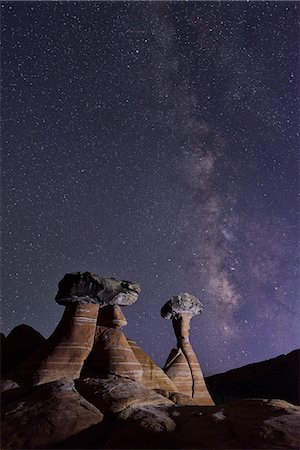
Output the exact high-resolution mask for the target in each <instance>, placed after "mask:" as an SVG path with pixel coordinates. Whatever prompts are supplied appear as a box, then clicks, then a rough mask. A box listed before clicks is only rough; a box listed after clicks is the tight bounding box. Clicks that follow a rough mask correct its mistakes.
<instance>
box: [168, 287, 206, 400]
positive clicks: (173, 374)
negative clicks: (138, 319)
mask: <svg viewBox="0 0 300 450" xmlns="http://www.w3.org/2000/svg"><path fill="white" fill-rule="evenodd" d="M202 310H203V306H202V305H201V303H200V302H199V300H198V299H197V298H196V297H194V296H192V295H190V294H187V293H184V294H179V295H177V296H175V297H172V298H171V300H169V301H168V302H167V303H166V304H165V305H164V306H163V307H162V309H161V315H162V317H163V318H165V319H172V323H173V327H174V331H175V336H176V338H177V347H176V348H175V349H173V350H172V351H171V353H170V355H169V357H168V359H167V361H166V364H165V366H164V371H165V373H166V374H167V375H168V377H169V378H170V379H171V380H172V381H173V382H174V383H175V385H176V386H177V388H178V391H179V392H180V393H182V394H185V395H188V396H190V397H192V399H193V400H194V401H195V402H197V404H199V405H213V404H214V402H213V400H212V398H211V396H210V394H209V392H208V390H207V387H206V385H205V381H204V377H203V374H202V371H201V368H200V364H199V362H198V359H197V356H196V354H195V352H194V350H193V347H192V346H191V343H190V340H189V329H190V321H191V318H192V317H193V316H195V315H199V314H201V312H202Z"/></svg>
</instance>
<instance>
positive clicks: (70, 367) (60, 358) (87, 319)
mask: <svg viewBox="0 0 300 450" xmlns="http://www.w3.org/2000/svg"><path fill="white" fill-rule="evenodd" d="M138 294H139V287H138V286H137V285H135V284H132V283H129V282H124V281H118V280H115V279H114V278H103V277H99V276H98V275H94V274H91V273H89V272H76V273H71V274H67V275H65V276H64V278H63V279H62V280H61V281H60V283H59V290H58V294H57V295H56V301H57V303H59V304H61V305H64V306H65V312H64V314H63V317H62V319H61V321H60V323H59V324H58V326H57V327H56V329H55V330H54V332H53V334H52V335H51V336H50V337H49V339H47V341H46V342H45V344H44V345H42V346H41V347H40V348H39V349H38V350H37V351H36V352H34V353H33V355H31V356H30V357H29V358H28V359H26V360H25V361H23V362H22V363H21V364H20V365H19V366H18V367H17V373H18V374H19V375H20V376H21V377H22V378H23V379H25V380H26V381H27V382H28V383H30V384H33V385H36V384H42V383H49V382H51V381H55V380H59V379H61V378H66V379H70V380H72V379H76V378H78V377H79V375H80V372H81V369H82V366H83V364H84V361H85V359H86V358H87V356H88V355H89V353H90V351H91V349H92V346H93V343H94V337H95V330H96V324H97V317H98V312H99V306H100V305H105V304H109V303H110V304H115V303H118V302H122V301H126V302H127V303H130V302H134V301H135V300H136V298H137V296H138Z"/></svg>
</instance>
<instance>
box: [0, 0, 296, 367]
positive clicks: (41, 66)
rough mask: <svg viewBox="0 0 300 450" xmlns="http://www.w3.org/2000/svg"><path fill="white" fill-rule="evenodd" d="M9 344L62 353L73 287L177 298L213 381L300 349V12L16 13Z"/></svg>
mask: <svg viewBox="0 0 300 450" xmlns="http://www.w3.org/2000/svg"><path fill="white" fill-rule="evenodd" d="M1 12H2V63H1V64H2V73H1V76H2V96H1V97H2V116H1V120H2V164H3V169H2V189H1V193H2V202H3V207H2V217H3V218H2V229H3V233H2V247H3V248H2V264H1V268H2V296H3V300H2V329H3V331H4V333H5V334H7V333H8V332H9V331H10V330H11V329H12V328H13V327H14V326H16V325H18V324H20V323H27V324H28V325H31V326H33V327H34V328H35V329H37V330H38V331H40V332H41V333H42V334H43V335H44V336H48V335H49V334H50V333H51V332H52V331H53V330H54V328H55V326H56V324H57V323H58V321H59V319H60V318H61V316H62V313H63V308H62V307H61V306H59V305H57V304H56V303H55V301H54V297H55V294H56V292H57V283H58V281H59V280H60V279H61V278H62V277H63V275H64V274H65V273H66V272H73V271H91V272H94V273H97V274H99V275H102V276H112V277H115V278H119V279H125V280H130V281H137V282H139V283H140V284H141V286H142V293H141V295H140V297H139V299H138V301H137V302H136V303H135V304H134V305H133V306H130V307H127V308H126V309H125V310H124V313H125V315H126V317H127V320H128V322H129V323H128V326H127V327H126V328H124V332H125V333H126V335H127V336H128V337H131V338H133V339H136V340H137V342H138V343H139V344H140V345H141V346H142V347H143V348H144V349H145V350H146V351H147V352H148V353H149V354H150V356H151V357H153V358H154V360H155V361H156V362H157V363H158V364H159V365H162V364H163V363H164V361H165V359H166V357H167V356H168V353H169V351H170V350H171V348H172V346H173V345H174V344H175V338H174V334H173V330H172V325H171V323H170V321H167V320H164V319H162V318H161V317H160V308H161V306H162V305H163V304H164V303H165V302H166V301H167V300H169V298H170V297H171V296H172V295H176V294H177V293H179V292H190V293H191V294H193V295H196V296H197V297H198V298H199V299H200V300H201V302H202V303H203V304H204V312H203V314H202V316H201V317H197V318H194V319H193V321H192V331H191V341H192V344H193V346H194V349H195V351H196V353H197V355H198V357H199V360H200V364H201V365H202V368H203V370H204V373H205V375H209V374H212V373H217V372H223V371H226V370H228V369H230V368H233V367H239V366H242V365H245V364H247V363H251V362H254V361H260V360H264V359H267V358H271V357H274V356H277V355H279V354H282V353H287V352H289V351H291V350H293V349H295V348H297V347H299V346H300V331H299V323H300V302H299V284H298V273H297V272H298V266H299V260H298V246H297V242H298V238H299V228H298V223H299V222H298V221H299V217H298V214H299V203H298V200H299V197H298V175H297V173H298V162H299V154H298V147H299V126H298V117H299V116H298V107H299V98H298V93H299V83H298V79H299V56H298V41H299V35H298V30H297V22H298V21H299V4H297V2H282V1H278V2H275V1H272V2H223V1H222V2H192V1H188V2H117V1H115V2H27V1H26V2H2V4H1Z"/></svg>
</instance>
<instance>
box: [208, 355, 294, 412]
mask: <svg viewBox="0 0 300 450" xmlns="http://www.w3.org/2000/svg"><path fill="white" fill-rule="evenodd" d="M299 380H300V350H294V351H292V352H290V353H288V354H287V355H281V356H278V357H277V358H272V359H269V360H267V361H261V362H258V363H254V364H248V365H246V366H244V367H240V368H238V369H233V370H229V371H228V372H225V373H220V374H218V375H212V376H210V377H208V378H206V384H207V385H208V387H209V389H210V392H211V394H212V396H213V398H214V400H215V402H216V403H226V402H230V401H233V400H240V399H243V398H251V397H259V398H280V399H282V400H286V401H288V402H290V403H294V404H295V405H300V383H299Z"/></svg>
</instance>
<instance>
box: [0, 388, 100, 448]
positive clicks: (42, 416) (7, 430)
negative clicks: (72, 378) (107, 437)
mask: <svg viewBox="0 0 300 450" xmlns="http://www.w3.org/2000/svg"><path fill="white" fill-rule="evenodd" d="M102 420H103V414H102V413H101V412H100V411H99V410H97V409H96V408H95V407H94V406H93V405H91V404H90V403H89V402H87V401H86V400H85V399H84V398H83V397H81V396H80V395H79V394H78V392H76V390H75V388H74V385H73V383H72V382H63V381H60V382H54V383H50V384H45V385H43V386H38V387H35V388H34V389H33V390H32V391H30V392H29V393H27V394H25V395H24V396H22V397H21V398H19V399H18V400H17V401H14V402H11V403H9V404H8V405H7V406H6V407H4V408H3V409H2V448H3V449H35V448H71V447H70V446H69V445H68V442H70V443H71V444H72V445H74V444H75V445H76V440H75V441H74V442H72V438H73V437H74V436H77V438H78V436H79V435H80V436H79V437H80V439H81V440H82V439H83V441H84V442H85V443H88V442H89V439H90V438H91V427H93V426H95V425H99V424H101V422H102ZM99 431H100V430H99V429H98V432H99ZM93 438H94V436H93ZM80 439H79V440H80ZM81 443H82V441H81ZM66 445H68V446H67V447H66ZM74 448H77V447H74ZM81 448H84V447H83V446H82V447H81Z"/></svg>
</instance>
